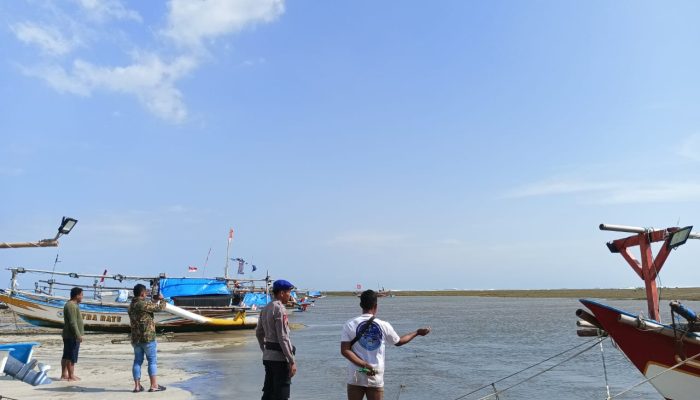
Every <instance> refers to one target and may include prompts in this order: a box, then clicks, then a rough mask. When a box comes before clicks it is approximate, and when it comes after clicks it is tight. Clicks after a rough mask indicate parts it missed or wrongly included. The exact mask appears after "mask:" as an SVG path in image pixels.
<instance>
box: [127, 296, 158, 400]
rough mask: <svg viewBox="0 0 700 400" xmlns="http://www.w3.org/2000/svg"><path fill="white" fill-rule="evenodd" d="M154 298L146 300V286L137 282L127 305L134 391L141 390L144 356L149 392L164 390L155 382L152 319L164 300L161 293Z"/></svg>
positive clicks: (155, 367) (154, 341)
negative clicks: (149, 386)
mask: <svg viewBox="0 0 700 400" xmlns="http://www.w3.org/2000/svg"><path fill="white" fill-rule="evenodd" d="M154 300H158V302H148V301H146V286H144V285H142V284H140V283H139V284H138V285H136V286H134V298H133V299H132V300H131V305H129V320H130V322H131V346H132V347H133V348H134V366H133V369H132V372H133V376H134V390H133V392H134V393H138V392H143V390H144V389H143V386H141V365H142V364H143V358H144V356H145V357H146V359H147V360H148V376H149V378H150V379H151V388H150V389H148V391H149V392H160V391H163V390H165V386H161V385H158V383H157V382H156V372H157V360H156V323H155V321H154V320H153V313H154V312H156V311H163V310H165V305H166V302H165V300H163V295H161V294H158V296H157V297H155V298H154Z"/></svg>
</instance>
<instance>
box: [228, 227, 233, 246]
mask: <svg viewBox="0 0 700 400" xmlns="http://www.w3.org/2000/svg"><path fill="white" fill-rule="evenodd" d="M232 240H233V228H231V229H230V230H229V231H228V242H229V244H230V243H231V241H232Z"/></svg>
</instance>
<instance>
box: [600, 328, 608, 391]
mask: <svg viewBox="0 0 700 400" xmlns="http://www.w3.org/2000/svg"><path fill="white" fill-rule="evenodd" d="M598 344H599V345H600V358H601V359H602V360H603V376H605V393H606V394H607V395H608V398H610V384H609V383H608V368H607V367H606V366H605V351H603V341H602V340H601V341H600V342H598Z"/></svg>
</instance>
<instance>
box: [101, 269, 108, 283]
mask: <svg viewBox="0 0 700 400" xmlns="http://www.w3.org/2000/svg"><path fill="white" fill-rule="evenodd" d="M105 276H107V270H106V269H105V272H103V273H102V278H101V279H100V283H104V281H105Z"/></svg>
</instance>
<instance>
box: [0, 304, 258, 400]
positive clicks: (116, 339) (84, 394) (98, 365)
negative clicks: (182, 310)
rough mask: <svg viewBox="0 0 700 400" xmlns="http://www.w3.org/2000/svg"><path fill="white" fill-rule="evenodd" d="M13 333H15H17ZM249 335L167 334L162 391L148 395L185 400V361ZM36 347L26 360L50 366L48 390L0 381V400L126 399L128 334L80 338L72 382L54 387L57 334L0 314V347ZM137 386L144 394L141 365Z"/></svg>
mask: <svg viewBox="0 0 700 400" xmlns="http://www.w3.org/2000/svg"><path fill="white" fill-rule="evenodd" d="M17 328H19V329H17ZM245 334H249V333H243V332H229V333H221V334H216V333H213V334H212V333H209V334H168V335H163V336H159V337H158V383H159V384H160V385H163V386H166V387H167V390H165V391H164V392H160V393H148V397H149V398H154V399H159V398H160V399H165V398H167V399H169V400H179V399H190V398H193V397H194V396H193V394H192V393H190V392H189V391H187V390H185V389H183V387H185V385H184V382H185V381H186V380H188V379H191V378H194V377H196V376H197V374H196V373H192V372H191V371H189V372H188V371H187V370H186V369H185V367H187V364H188V360H192V359H199V358H201V356H202V354H203V353H204V352H205V351H206V352H212V351H216V349H217V348H220V347H224V346H231V345H235V344H236V343H237V340H238V338H240V337H241V335H245ZM15 342H38V343H40V345H39V346H36V347H34V354H33V356H32V358H34V359H37V360H38V361H39V362H41V363H43V364H48V365H50V366H51V370H50V371H49V374H48V375H49V377H50V378H51V379H52V380H53V382H52V383H51V384H48V385H39V386H31V385H29V384H26V383H24V382H20V381H18V380H14V379H12V378H11V377H9V376H0V398H5V397H9V398H14V399H22V400H25V399H46V398H52V399H90V400H94V399H96V398H98V399H115V400H116V399H124V398H132V396H136V395H137V394H134V393H132V392H131V391H132V389H133V378H132V375H131V366H132V362H133V350H132V348H131V344H130V342H129V338H128V334H97V333H88V334H86V335H85V338H84V340H83V343H82V344H81V348H80V355H79V359H78V363H77V364H76V369H75V372H76V375H77V376H78V377H80V378H81V381H78V382H64V381H60V380H59V379H60V376H61V355H62V352H63V341H62V339H61V332H60V330H57V329H39V328H35V327H32V326H30V325H27V324H24V323H21V322H20V323H18V324H17V326H15V323H14V318H13V316H12V314H11V313H10V312H8V311H6V310H0V343H15ZM141 383H142V385H143V386H144V388H145V389H146V391H147V390H148V388H149V385H150V384H149V380H148V373H147V363H146V362H144V365H143V367H142V377H141Z"/></svg>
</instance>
